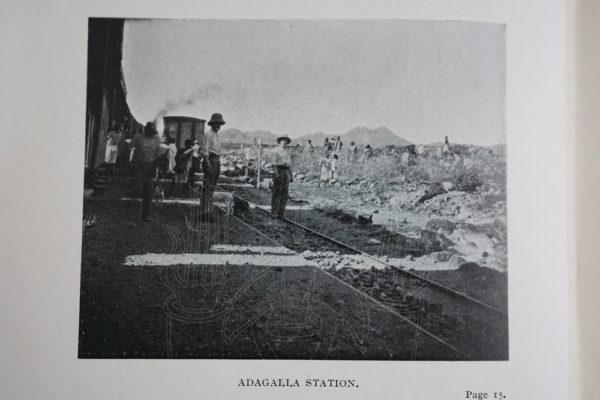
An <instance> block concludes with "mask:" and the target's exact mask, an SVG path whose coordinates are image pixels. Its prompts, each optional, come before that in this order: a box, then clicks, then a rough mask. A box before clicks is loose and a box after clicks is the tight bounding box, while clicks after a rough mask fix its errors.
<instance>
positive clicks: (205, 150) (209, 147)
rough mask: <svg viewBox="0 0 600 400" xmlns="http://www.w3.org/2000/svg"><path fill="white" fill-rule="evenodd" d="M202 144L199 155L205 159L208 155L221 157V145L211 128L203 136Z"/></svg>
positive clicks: (217, 135) (216, 134)
mask: <svg viewBox="0 0 600 400" xmlns="http://www.w3.org/2000/svg"><path fill="white" fill-rule="evenodd" d="M203 139H204V140H203V142H202V150H201V153H202V155H204V156H205V157H208V155H209V154H216V155H218V156H220V155H221V144H220V143H219V134H218V133H217V132H215V131H214V130H213V129H212V128H211V129H209V130H208V131H207V132H206V133H205V134H204V138H203Z"/></svg>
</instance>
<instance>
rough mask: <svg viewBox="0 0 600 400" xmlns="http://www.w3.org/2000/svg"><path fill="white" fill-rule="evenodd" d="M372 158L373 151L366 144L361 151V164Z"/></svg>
mask: <svg viewBox="0 0 600 400" xmlns="http://www.w3.org/2000/svg"><path fill="white" fill-rule="evenodd" d="M372 156H373V149H372V148H371V145H370V144H367V145H366V146H365V148H364V149H363V162H364V161H367V160H368V159H369V158H371V157H372Z"/></svg>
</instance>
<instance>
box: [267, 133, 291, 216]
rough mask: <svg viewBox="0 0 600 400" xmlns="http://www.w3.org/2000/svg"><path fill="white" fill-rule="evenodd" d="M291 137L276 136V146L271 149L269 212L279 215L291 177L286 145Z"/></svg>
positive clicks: (282, 209) (285, 200)
mask: <svg viewBox="0 0 600 400" xmlns="http://www.w3.org/2000/svg"><path fill="white" fill-rule="evenodd" d="M291 141H292V139H290V138H289V137H288V135H283V136H280V137H278V138H277V145H278V146H277V147H275V148H274V149H273V150H272V153H271V154H272V157H273V165H274V166H275V170H274V175H273V193H272V198H271V213H272V214H273V215H277V216H279V217H283V216H284V214H285V206H286V203H287V200H288V196H289V189H290V182H293V178H292V154H291V152H290V150H289V149H288V148H287V146H288V145H289V144H290V142H291Z"/></svg>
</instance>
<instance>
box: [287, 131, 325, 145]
mask: <svg viewBox="0 0 600 400" xmlns="http://www.w3.org/2000/svg"><path fill="white" fill-rule="evenodd" d="M326 137H327V138H330V139H331V138H332V137H334V136H333V135H326V134H325V133H323V132H315V133H310V134H308V135H304V136H300V137H299V138H296V139H294V141H295V142H298V143H305V142H308V141H309V140H311V141H312V143H313V145H320V144H323V142H324V141H325V138H326Z"/></svg>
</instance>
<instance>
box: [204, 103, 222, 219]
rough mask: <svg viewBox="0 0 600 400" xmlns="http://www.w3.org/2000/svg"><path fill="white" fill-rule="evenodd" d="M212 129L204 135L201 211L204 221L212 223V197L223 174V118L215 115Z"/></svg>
mask: <svg viewBox="0 0 600 400" xmlns="http://www.w3.org/2000/svg"><path fill="white" fill-rule="evenodd" d="M208 125H209V126H210V129H209V130H208V131H207V132H206V133H205V134H204V140H203V144H202V150H201V153H202V170H203V172H204V185H203V187H202V199H201V200H202V203H201V210H202V213H203V216H202V219H203V220H204V221H210V220H211V217H210V212H211V210H212V195H213V193H214V191H215V188H216V186H217V182H218V180H219V174H220V173H221V144H220V143H219V135H218V132H219V129H221V126H223V125H225V121H224V120H223V116H222V115H221V114H219V113H214V114H213V115H212V116H211V117H210V121H208Z"/></svg>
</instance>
